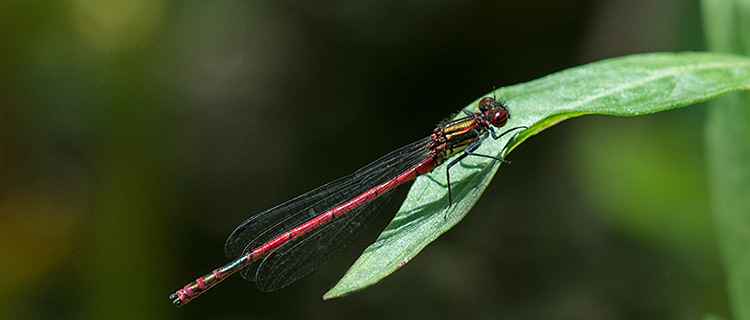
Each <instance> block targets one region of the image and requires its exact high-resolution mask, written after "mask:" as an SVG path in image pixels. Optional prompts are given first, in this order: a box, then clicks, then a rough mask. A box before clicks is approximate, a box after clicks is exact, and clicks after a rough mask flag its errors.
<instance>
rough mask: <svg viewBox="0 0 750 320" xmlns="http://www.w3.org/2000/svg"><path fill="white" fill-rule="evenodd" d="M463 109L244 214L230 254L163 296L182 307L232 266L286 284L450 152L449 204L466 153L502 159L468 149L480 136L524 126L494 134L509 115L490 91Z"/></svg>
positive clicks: (274, 284) (274, 285)
mask: <svg viewBox="0 0 750 320" xmlns="http://www.w3.org/2000/svg"><path fill="white" fill-rule="evenodd" d="M462 111H463V113H465V114H466V115H467V117H464V118H461V119H457V120H453V121H447V122H445V123H442V124H440V125H438V127H437V128H435V130H434V131H433V133H432V135H430V136H429V137H427V138H424V139H421V140H419V141H416V142H414V143H411V144H409V145H407V146H404V147H402V148H400V149H397V150H395V151H393V152H391V153H389V154H387V155H385V156H383V157H381V158H380V159H378V160H376V161H374V162H372V163H370V164H368V165H366V166H365V167H363V168H361V169H359V170H358V171H357V172H355V173H353V174H350V175H348V176H346V177H343V178H340V179H338V180H334V181H332V182H330V183H327V184H325V185H323V186H321V187H318V188H317V189H314V190H312V191H309V192H307V193H305V194H302V195H300V196H298V197H296V198H294V199H292V200H289V201H287V202H284V203H282V204H280V205H278V206H276V207H274V208H271V209H268V210H266V211H263V212H261V213H259V214H257V215H255V216H253V217H251V218H250V219H247V220H245V221H244V222H243V223H241V224H240V225H239V226H238V227H237V229H235V230H234V232H232V234H231V235H230V236H229V238H228V239H227V241H226V243H225V244H224V251H225V253H226V255H227V257H229V258H232V259H235V260H234V261H232V262H230V263H228V264H227V265H225V266H223V267H220V268H217V269H215V270H213V271H212V272H211V273H209V274H207V275H205V276H203V277H200V278H198V279H196V280H195V281H193V282H191V283H189V284H188V285H186V286H185V287H183V288H182V289H179V290H177V291H176V292H175V293H173V294H171V295H170V296H169V299H170V300H172V303H174V304H175V305H176V306H181V305H184V304H186V303H188V302H189V301H191V300H192V299H194V298H195V297H197V296H199V295H200V294H202V293H203V292H206V291H207V290H208V289H210V288H212V287H213V286H215V285H217V284H218V283H219V282H221V281H222V280H224V279H225V278H226V277H228V276H230V275H232V274H233V273H235V272H237V271H240V274H242V277H243V278H245V279H247V280H251V281H255V284H256V286H257V287H258V288H259V289H260V290H262V291H274V290H277V289H281V288H283V287H286V286H287V285H289V284H291V283H292V282H294V281H296V280H298V279H300V278H302V277H304V276H306V275H307V274H309V273H310V272H312V271H314V270H315V269H317V268H318V267H320V266H322V265H323V264H325V263H327V262H328V261H330V260H331V258H332V257H333V256H334V255H335V254H336V253H338V252H340V251H341V250H342V248H343V247H344V246H345V245H346V244H347V243H349V242H350V241H351V240H352V238H353V237H356V236H357V235H359V234H360V233H361V231H362V230H363V229H364V227H365V226H366V225H367V224H368V222H370V220H371V217H373V216H374V215H373V213H374V212H375V211H377V208H378V207H379V206H380V205H382V204H383V203H384V202H386V201H387V199H388V198H389V194H390V191H391V190H393V189H394V188H395V187H397V186H399V185H401V184H404V183H405V182H408V181H411V180H413V179H414V178H416V177H417V176H419V175H422V174H425V173H428V172H430V171H432V170H433V169H435V167H437V166H438V165H440V164H442V163H443V162H445V160H446V159H448V158H450V157H452V156H453V155H457V156H456V158H455V159H452V160H451V161H450V162H448V164H447V165H446V167H445V169H446V176H447V181H448V206H450V205H451V204H452V201H453V199H452V195H451V187H450V168H451V167H452V166H453V165H455V164H456V163H458V162H460V161H461V160H462V159H463V158H465V157H467V156H470V155H473V156H480V157H486V158H491V159H495V160H497V161H504V160H503V159H501V158H497V157H494V156H490V155H483V154H478V153H475V152H474V151H475V150H476V149H477V148H478V147H479V145H480V144H481V143H482V141H484V140H485V139H486V138H487V137H492V138H493V139H499V138H500V137H502V136H503V135H505V134H507V133H509V132H513V131H515V130H518V129H525V128H526V127H523V126H522V127H515V128H512V129H509V130H506V131H505V132H503V133H501V134H496V133H495V130H494V128H501V127H503V126H505V124H506V122H507V121H508V119H509V118H510V114H509V112H508V109H507V108H506V107H505V106H504V105H503V104H502V103H500V102H498V101H497V100H495V99H494V98H491V97H486V98H483V99H482V100H480V101H479V112H470V111H468V110H466V109H464V110H462ZM506 148H507V145H506ZM501 154H502V152H501Z"/></svg>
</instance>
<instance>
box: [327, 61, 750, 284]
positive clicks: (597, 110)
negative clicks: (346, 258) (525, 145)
mask: <svg viewBox="0 0 750 320" xmlns="http://www.w3.org/2000/svg"><path fill="white" fill-rule="evenodd" d="M748 89H750V59H749V58H746V57H740V56H733V55H722V54H707V53H692V52H688V53H653V54H640V55H632V56H626V57H621V58H614V59H609V60H604V61H600V62H595V63H591V64H587V65H583V66H580V67H576V68H572V69H568V70H565V71H562V72H558V73H555V74H552V75H549V76H546V77H543V78H541V79H537V80H534V81H531V82H527V83H523V84H519V85H514V86H509V87H505V88H501V89H498V90H496V91H495V92H493V93H490V94H489V95H488V96H495V97H496V98H497V99H498V100H500V101H505V103H506V105H507V106H508V108H509V110H510V114H511V119H510V121H509V122H508V124H507V125H506V128H513V127H516V126H528V127H529V128H528V129H527V130H523V131H522V132H520V134H518V135H517V136H516V137H515V139H513V140H512V141H510V142H509V139H512V138H513V137H512V135H507V136H506V137H503V138H501V139H499V140H493V139H487V140H485V142H484V143H483V144H482V146H480V147H479V149H478V150H477V153H481V154H486V155H493V156H498V157H500V156H503V157H504V156H505V155H507V152H509V151H510V150H512V149H513V148H514V147H516V146H517V145H518V144H519V143H521V142H523V141H524V140H526V139H528V138H529V137H531V136H532V135H534V134H536V133H539V132H541V131H542V130H544V129H546V128H548V127H551V126H553V125H555V124H557V123H558V122H560V121H563V120H566V119H568V118H573V117H578V116H582V115H586V114H608V115H617V116H636V115H642V114H649V113H654V112H658V111H663V110H669V109H673V108H677V107H682V106H687V105H690V104H694V103H697V102H701V101H705V100H708V99H711V98H713V97H716V96H718V95H720V94H723V93H726V92H731V91H739V90H748ZM477 101H478V99H477ZM477 101H475V102H472V103H471V104H470V105H469V106H467V108H468V109H470V110H476V103H477ZM506 144H507V145H508V147H509V148H507V149H506V151H507V152H505V154H501V152H502V151H501V150H503V149H504V147H505V146H506ZM499 166H500V162H498V161H494V160H491V159H487V158H483V157H467V158H466V159H464V160H463V161H462V162H461V163H460V164H458V165H455V166H454V167H453V168H451V172H450V174H451V181H450V183H451V190H452V192H453V205H452V206H451V207H448V195H447V189H446V187H447V181H446V176H445V166H444V165H443V166H440V167H438V168H436V169H435V170H434V171H433V172H432V173H430V174H428V175H425V176H422V177H419V178H418V179H417V180H416V181H415V183H414V185H413V186H412V188H411V190H410V191H409V194H408V196H407V198H406V200H405V201H404V203H403V204H402V206H401V209H399V211H398V213H397V214H396V216H395V217H394V219H393V221H391V223H390V224H389V225H388V227H386V229H385V230H384V231H383V233H382V234H381V235H380V237H379V238H378V239H377V240H376V241H375V243H373V244H372V245H370V246H369V247H368V248H367V249H366V250H365V251H364V252H363V253H362V255H361V256H360V258H359V259H358V260H357V261H356V262H355V263H354V265H353V266H352V267H351V268H350V269H349V271H347V273H346V275H344V277H343V278H342V279H341V280H340V281H339V283H338V284H337V285H336V286H335V287H334V288H332V289H331V290H329V291H328V292H327V293H326V294H325V295H324V299H331V298H336V297H340V296H343V295H345V294H348V293H350V292H352V291H355V290H359V289H362V288H364V287H367V286H370V285H372V284H375V283H376V282H378V281H380V280H381V279H383V278H385V277H386V276H388V275H389V274H391V273H392V272H393V271H395V270H397V269H398V268H400V267H401V266H403V265H404V264H405V263H407V262H408V261H410V260H411V259H412V258H414V256H416V255H417V253H419V252H420V251H421V250H422V249H423V248H424V247H425V246H427V244H429V243H430V242H432V241H434V240H435V239H437V237H438V236H440V235H441V234H443V233H444V232H446V231H447V230H448V229H450V228H451V227H453V226H454V225H456V223H458V222H459V221H460V220H461V219H462V218H463V217H464V216H466V214H467V213H468V211H469V210H470V209H471V208H472V207H473V206H474V204H475V203H476V202H477V201H478V200H479V197H480V196H481V195H482V193H483V192H484V189H485V188H486V187H487V185H488V184H489V183H490V181H491V180H492V178H493V177H494V175H495V172H496V171H497V169H498V168H499Z"/></svg>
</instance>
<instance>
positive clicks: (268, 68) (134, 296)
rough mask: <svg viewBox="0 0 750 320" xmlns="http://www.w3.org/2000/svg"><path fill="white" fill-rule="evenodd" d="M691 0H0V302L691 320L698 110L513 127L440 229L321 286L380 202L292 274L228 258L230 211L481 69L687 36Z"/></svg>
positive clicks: (168, 313) (225, 311) (394, 141)
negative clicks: (348, 287)
mask: <svg viewBox="0 0 750 320" xmlns="http://www.w3.org/2000/svg"><path fill="white" fill-rule="evenodd" d="M701 39H702V35H701V25H700V12H699V6H698V3H697V2H693V1H686V0H669V1H647V0H638V1H545V0H541V1H367V2H365V1H360V2H353V1H297V2H292V1H246V2H242V1H166V0H162V1H152V0H148V1H147V0H127V1H95V0H75V1H20V0H8V1H3V2H2V3H0V179H1V180H0V181H2V184H0V255H2V258H1V259H0V272H2V273H0V274H2V275H3V276H4V278H5V279H4V280H3V281H2V285H0V314H2V315H3V317H5V316H8V319H46V318H49V319H78V318H91V319H115V318H125V319H133V318H137V319H147V318H158V319H164V318H185V319H187V318H191V319H196V318H200V319H244V318H257V319H275V318H287V319H289V318H325V319H350V318H357V319H384V318H427V319H436V318H438V319H439V318H445V319H466V318H470V319H540V318H541V319H697V318H699V317H701V316H702V315H703V314H705V313H707V312H714V313H717V314H720V315H726V314H727V313H728V311H727V302H726V296H725V288H724V279H723V275H722V273H721V266H720V265H719V261H718V254H717V252H716V248H715V240H714V234H713V227H712V224H711V218H710V216H709V212H708V205H707V200H706V190H705V189H706V187H705V183H704V180H705V178H704V166H703V158H702V154H703V153H702V134H701V133H702V116H703V108H701V107H699V106H698V107H690V108H684V109H679V110H677V111H670V112H666V113H661V114H655V115H650V116H643V117H636V118H614V117H603V116H587V117H582V118H577V119H574V120H571V121H567V122H564V123H562V124H560V125H557V126H555V127H553V128H551V129H549V130H547V131H545V132H543V133H541V134H539V135H537V136H535V137H533V138H532V139H530V140H528V141H527V142H526V143H524V144H523V145H521V146H520V147H519V148H517V149H516V150H515V151H514V152H513V153H512V154H511V155H510V156H509V159H511V160H512V161H513V164H512V165H503V166H502V168H501V170H500V171H499V172H498V175H497V177H496V178H495V180H494V181H493V183H492V184H491V185H490V187H489V188H488V189H487V190H486V192H485V193H484V196H483V198H482V199H481V200H480V202H479V203H478V204H477V205H476V207H475V208H474V209H473V210H472V211H471V212H470V214H469V215H468V216H467V217H466V218H465V219H464V220H463V221H462V222H461V223H460V224H458V225H457V226H456V227H455V228H453V229H452V230H451V231H449V232H448V233H446V234H445V235H444V236H442V237H441V238H440V239H438V240H437V241H436V242H434V243H433V244H431V245H430V246H428V247H427V248H426V249H425V250H424V251H423V252H422V253H421V254H420V255H419V256H418V257H416V258H415V259H414V260H413V261H412V262H411V263H409V264H408V265H407V266H406V267H404V268H402V269H401V270H399V271H398V272H396V273H395V274H393V275H392V276H390V277H388V278H386V279H385V280H384V281H382V282H381V283H379V284H377V285H376V286H374V287H371V288H369V289H366V290H364V291H361V292H358V293H356V294H354V295H351V296H348V297H345V298H341V299H337V300H333V301H327V302H324V301H322V300H321V299H320V297H321V296H322V294H323V293H324V292H325V291H326V290H327V289H329V288H330V287H331V286H332V285H333V284H334V283H335V282H336V280H337V279H338V278H339V277H340V276H341V275H343V273H344V271H345V270H346V269H347V267H348V266H349V265H350V264H351V263H352V262H353V261H354V260H355V259H356V257H357V256H358V254H359V253H360V252H361V251H362V250H363V249H364V248H365V247H366V246H367V244H369V243H370V242H372V241H373V240H374V239H375V238H376V237H377V235H378V233H379V232H380V230H382V228H383V227H384V226H385V225H386V224H387V223H388V220H389V219H390V218H391V217H392V216H393V213H395V211H396V209H397V206H398V204H399V202H400V201H401V200H402V199H403V197H404V195H405V191H406V190H407V188H403V189H400V190H399V192H398V193H397V194H396V196H395V199H394V201H391V203H390V204H389V206H388V207H387V208H384V209H383V210H382V218H381V219H380V220H379V222H378V225H377V226H374V227H373V228H372V230H370V231H369V233H368V234H367V235H366V236H365V237H363V238H362V239H361V240H360V241H359V242H357V243H354V244H352V245H351V247H350V248H349V249H348V250H347V252H346V254H345V255H343V256H342V257H340V258H338V259H336V260H335V261H334V262H333V263H332V264H331V265H329V266H327V267H324V268H322V269H321V270H320V271H318V272H315V273H313V274H312V275H310V276H308V277H306V278H304V279H302V280H300V281H298V282H297V283H295V284H294V285H292V286H289V287H287V288H286V289H283V290H280V291H277V292H273V293H261V292H258V291H257V290H256V289H255V287H254V286H253V285H252V283H248V282H245V281H243V280H242V279H241V277H239V276H233V277H232V278H230V279H228V280H226V281H225V282H224V283H222V284H221V285H220V286H218V287H216V288H215V289H213V290H211V291H210V292H209V293H207V294H205V295H203V296H201V298H199V299H197V300H196V301H194V302H192V303H191V304H189V305H187V306H186V307H184V308H181V309H175V308H174V307H173V306H172V305H171V304H170V302H169V301H168V299H167V296H168V295H169V294H170V293H171V292H174V291H175V290H176V289H178V288H180V287H181V286H183V285H184V284H185V283H187V282H189V281H191V280H193V279H195V278H196V277H198V276H201V275H203V274H205V273H207V272H209V271H210V270H212V269H213V268H215V267H218V266H220V265H223V264H224V263H225V262H227V259H226V258H225V257H224V254H223V249H222V246H223V243H224V240H225V238H226V236H228V235H229V233H230V232H231V231H232V230H233V229H234V227H235V226H236V225H237V224H238V223H239V222H241V221H242V220H244V219H245V218H247V217H249V216H250V215H252V214H254V213H257V212H260V211H262V210H264V209H266V208H268V207H271V206H274V205H276V204H278V203H281V202H283V201H285V200H287V199H290V198H292V197H294V196H297V195H298V194H300V193H302V192H305V191H307V190H309V189H311V188H314V187H317V186H319V185H321V184H323V183H325V182H327V181H330V180H333V179H335V178H337V177H340V176H343V175H345V174H348V173H351V172H352V171H354V170H356V169H357V168H358V167H360V166H362V165H365V164H366V163H368V162H369V161H372V160H374V159H376V158H377V157H379V156H381V155H383V154H385V153H387V152H389V151H391V150H393V149H395V148H397V147H400V146H401V145H404V144H406V143H409V142H411V141H414V140H416V139H418V138H421V137H423V136H425V135H428V134H429V133H430V132H431V130H432V128H433V127H434V124H435V123H437V122H439V121H440V120H442V119H443V118H445V117H448V116H450V115H451V114H453V113H455V112H456V111H458V110H460V109H461V108H462V107H464V106H466V105H467V104H468V103H470V102H471V101H474V100H475V99H477V98H479V97H481V96H482V95H484V94H486V93H487V92H489V91H491V90H492V89H493V88H494V87H501V86H505V85H510V84H516V83H520V82H525V81H529V80H532V79H535V78H538V77H541V76H544V75H547V74H549V73H552V72H556V71H560V70H563V69H565V68H569V67H573V66H576V65H580V64H583V63H588V62H592V61H597V60H601V59H605V58H610V57H615V56H622V55H626V54H632V53H640V52H653V51H682V50H703V48H704V45H703V42H702V40H701Z"/></svg>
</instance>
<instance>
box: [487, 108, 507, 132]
mask: <svg viewBox="0 0 750 320" xmlns="http://www.w3.org/2000/svg"><path fill="white" fill-rule="evenodd" d="M490 112H492V114H490V123H491V124H492V125H493V126H495V127H497V128H500V127H502V126H504V125H505V123H507V122H508V118H510V115H509V114H508V110H506V109H505V108H503V107H500V108H497V109H495V110H492V111H490Z"/></svg>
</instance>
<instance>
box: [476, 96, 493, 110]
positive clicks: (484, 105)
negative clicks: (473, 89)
mask: <svg viewBox="0 0 750 320" xmlns="http://www.w3.org/2000/svg"><path fill="white" fill-rule="evenodd" d="M495 103H496V101H495V98H492V97H486V98H482V100H479V111H482V112H483V113H484V112H487V110H490V109H492V107H493V106H494V105H495Z"/></svg>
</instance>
